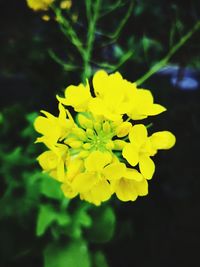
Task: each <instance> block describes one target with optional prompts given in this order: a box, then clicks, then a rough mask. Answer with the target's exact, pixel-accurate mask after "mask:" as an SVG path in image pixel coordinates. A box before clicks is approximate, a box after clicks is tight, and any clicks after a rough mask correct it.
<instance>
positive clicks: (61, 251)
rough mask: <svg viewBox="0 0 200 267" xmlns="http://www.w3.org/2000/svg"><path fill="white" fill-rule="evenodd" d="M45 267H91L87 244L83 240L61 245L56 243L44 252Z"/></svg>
mask: <svg viewBox="0 0 200 267" xmlns="http://www.w3.org/2000/svg"><path fill="white" fill-rule="evenodd" d="M44 267H91V263H90V256H89V252H88V248H87V244H86V243H85V242H84V241H83V240H77V241H73V242H71V243H70V244H69V245H62V246H61V245H60V244H59V243H57V242H54V243H52V244H50V245H48V246H47V248H46V249H45V251H44Z"/></svg>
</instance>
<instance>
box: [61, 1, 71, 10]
mask: <svg viewBox="0 0 200 267" xmlns="http://www.w3.org/2000/svg"><path fill="white" fill-rule="evenodd" d="M71 6H72V1H71V0H64V1H62V2H61V3H60V8H62V9H70V8H71Z"/></svg>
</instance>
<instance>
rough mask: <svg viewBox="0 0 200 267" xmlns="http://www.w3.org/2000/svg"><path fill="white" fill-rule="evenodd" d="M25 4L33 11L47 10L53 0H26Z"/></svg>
mask: <svg viewBox="0 0 200 267" xmlns="http://www.w3.org/2000/svg"><path fill="white" fill-rule="evenodd" d="M26 2H27V5H28V6H29V7H30V8H32V9H33V10H34V11H39V10H47V9H48V8H49V6H50V5H51V4H52V3H53V2H54V0H26Z"/></svg>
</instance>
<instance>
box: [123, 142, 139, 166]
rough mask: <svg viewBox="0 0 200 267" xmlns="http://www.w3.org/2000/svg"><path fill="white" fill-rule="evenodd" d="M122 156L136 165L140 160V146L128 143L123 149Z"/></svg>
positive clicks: (132, 164)
mask: <svg viewBox="0 0 200 267" xmlns="http://www.w3.org/2000/svg"><path fill="white" fill-rule="evenodd" d="M122 156H123V157H124V158H125V159H126V160H127V161H128V163H129V164H131V166H135V165H137V164H138V161H139V154H138V148H137V147H136V146H134V145H132V144H130V143H128V144H127V145H126V146H125V147H124V148H123V150H122Z"/></svg>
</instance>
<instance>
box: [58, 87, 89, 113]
mask: <svg viewBox="0 0 200 267" xmlns="http://www.w3.org/2000/svg"><path fill="white" fill-rule="evenodd" d="M91 98H92V97H91V93H90V86H89V83H88V82H87V84H86V85H83V84H79V85H78V86H74V85H70V86H68V87H67V88H66V89H65V98H62V97H59V96H57V99H58V100H59V101H60V103H62V104H64V105H66V106H72V107H73V108H74V110H75V111H77V112H81V111H87V110H88V104H89V101H90V99H91Z"/></svg>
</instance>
